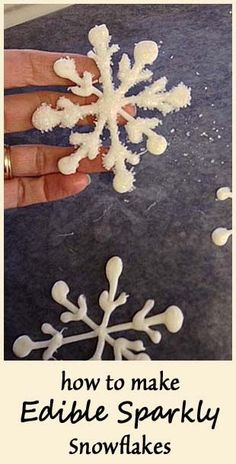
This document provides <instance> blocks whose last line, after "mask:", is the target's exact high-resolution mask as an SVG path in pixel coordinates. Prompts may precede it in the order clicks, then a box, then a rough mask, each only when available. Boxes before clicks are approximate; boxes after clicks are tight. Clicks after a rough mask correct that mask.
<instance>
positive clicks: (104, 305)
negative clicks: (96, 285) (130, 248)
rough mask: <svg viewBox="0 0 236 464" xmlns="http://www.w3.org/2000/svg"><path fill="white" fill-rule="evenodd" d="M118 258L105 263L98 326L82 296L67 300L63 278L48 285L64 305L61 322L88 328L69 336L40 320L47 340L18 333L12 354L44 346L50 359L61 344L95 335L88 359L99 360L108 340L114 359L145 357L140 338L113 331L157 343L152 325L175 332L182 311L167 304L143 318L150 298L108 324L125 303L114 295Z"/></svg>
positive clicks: (149, 307) (123, 296) (158, 338)
mask: <svg viewBox="0 0 236 464" xmlns="http://www.w3.org/2000/svg"><path fill="white" fill-rule="evenodd" d="M122 269H123V263H122V260H121V259H120V258H119V257H117V256H114V257H113V258H111V259H109V261H108V262H107V265H106V277H107V280H108V284H109V286H108V290H104V291H103V292H102V293H101V295H100V297H99V306H100V308H101V310H102V311H103V318H102V322H101V324H100V325H98V324H96V323H95V322H94V321H93V320H92V319H91V318H90V317H89V316H88V314H87V311H88V310H87V303H86V299H85V297H84V295H80V296H79V298H78V305H77V306H76V305H75V304H73V303H72V302H71V301H70V300H69V299H68V293H69V287H68V285H67V284H66V283H65V282H64V281H58V282H56V283H55V284H54V286H53V288H52V298H53V299H54V301H56V302H57V303H58V304H60V305H61V306H63V307H64V308H66V310H67V311H65V312H63V313H62V314H61V316H60V320H61V322H62V323H64V324H67V323H70V322H71V321H76V322H79V321H83V322H84V323H85V324H86V325H87V326H88V327H89V329H90V331H89V332H86V333H83V334H76V335H72V336H67V337H65V336H63V329H62V330H61V331H58V330H56V329H55V328H54V327H52V325H51V324H48V323H44V324H43V325H42V327H41V331H42V332H43V333H44V334H48V335H50V338H49V339H48V340H43V341H33V340H31V338H30V337H28V335H23V336H20V337H18V338H17V339H16V341H15V343H14V345H13V351H14V353H15V355H16V356H18V357H20V358H24V357H26V356H28V355H29V354H30V352H31V351H32V350H38V349H44V352H43V359H44V360H49V359H54V353H56V352H57V350H58V349H59V348H60V347H61V346H62V345H66V344H70V343H77V342H80V341H83V340H89V339H91V338H97V346H96V349H95V352H94V355H93V356H92V357H91V358H90V360H102V355H103V351H104V347H105V344H106V343H108V344H109V345H110V346H111V347H112V348H113V353H114V359H115V360H122V359H128V360H148V359H150V358H149V356H148V355H147V354H146V353H145V352H144V351H145V347H144V345H143V342H142V340H136V341H131V340H128V339H126V338H124V337H120V338H117V339H116V338H113V336H112V334H114V333H116V332H126V331H129V330H135V331H137V332H144V333H146V334H147V336H148V337H149V338H150V340H151V341H152V343H155V344H158V343H160V341H161V334H160V332H159V331H158V330H154V329H153V328H152V327H153V326H156V325H160V324H164V325H165V326H166V328H167V330H168V331H169V332H171V333H176V332H178V331H179V330H180V329H181V327H182V324H183V313H182V311H181V310H180V309H179V308H178V307H177V306H169V307H168V308H167V309H166V311H164V312H163V313H161V314H157V315H154V316H150V317H147V315H148V313H149V312H150V311H151V310H152V309H153V307H154V304H155V302H154V300H147V301H146V303H145V304H144V306H143V307H142V308H141V309H140V310H139V311H138V312H137V313H136V314H135V315H134V316H133V318H132V321H131V322H125V323H121V324H116V325H113V326H109V320H110V316H111V314H112V313H113V311H115V310H116V308H118V307H119V306H122V305H124V304H125V303H126V302H127V299H128V297H129V295H127V294H126V293H125V292H122V293H121V294H120V295H119V296H118V297H116V293H117V287H118V282H119V277H120V275H121V273H122Z"/></svg>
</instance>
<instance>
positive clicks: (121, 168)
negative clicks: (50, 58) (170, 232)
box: [32, 24, 191, 193]
mask: <svg viewBox="0 0 236 464" xmlns="http://www.w3.org/2000/svg"><path fill="white" fill-rule="evenodd" d="M88 38H89V41H90V43H91V44H92V46H93V51H90V52H89V53H88V56H89V57H90V58H92V59H93V60H94V61H95V62H96V65H97V67H98V69H99V72H100V79H99V84H100V86H102V90H100V89H99V88H97V87H96V86H94V85H93V76H92V74H91V73H89V72H84V74H83V76H82V77H81V76H79V74H78V72H77V70H76V66H75V62H74V60H73V59H71V58H69V57H67V58H61V59H59V60H58V61H56V62H55V64H54V71H55V73H56V74H57V75H58V76H60V77H63V78H67V79H70V80H71V81H72V82H74V83H75V84H76V85H75V86H73V87H70V88H69V89H70V90H71V92H73V93H74V94H75V95H79V96H82V97H88V96H90V95H95V96H96V97H97V101H96V102H95V103H91V104H89V105H79V104H78V103H77V104H74V103H72V102H71V101H70V100H69V99H68V98H65V97H61V98H59V99H58V101H57V106H56V108H52V107H51V106H50V105H48V104H46V103H43V104H42V105H41V106H40V107H39V108H38V109H37V110H36V111H35V113H34V114H33V117H32V122H33V125H34V126H35V127H36V128H37V129H39V130H41V131H42V132H43V131H49V130H52V129H53V128H54V127H56V126H60V127H68V128H71V129H72V128H73V127H74V126H75V125H76V124H77V122H78V120H80V119H82V118H84V117H86V116H88V115H93V116H94V117H95V119H96V123H95V129H94V131H93V132H90V133H71V135H70V144H71V145H74V146H75V147H77V149H76V151H75V152H74V153H72V154H71V155H69V156H66V157H64V158H62V159H60V161H59V164H58V167H59V170H60V171H61V172H62V173H63V174H72V173H74V172H75V171H76V169H77V168H78V165H79V162H80V161H81V160H82V159H83V158H86V157H88V158H89V159H90V160H92V159H94V158H96V156H97V154H98V153H99V149H100V147H101V144H102V134H103V130H104V128H105V127H107V128H108V130H109V132H110V140H111V143H110V148H109V151H108V152H107V153H106V154H105V155H104V157H103V164H104V167H105V168H106V169H107V170H113V172H114V179H113V187H114V189H115V190H116V191H118V192H120V193H124V192H127V191H131V190H132V189H133V185H134V181H135V178H134V168H133V166H134V165H137V164H138V163H139V161H140V156H141V154H142V153H139V154H138V153H136V152H132V151H131V150H129V149H128V148H127V147H126V146H125V145H124V144H123V143H122V142H121V141H120V137H119V136H120V134H119V129H118V123H117V119H118V115H121V116H122V117H123V118H124V119H125V120H126V121H127V124H126V125H125V129H126V132H127V135H128V138H129V140H130V142H132V143H134V144H137V143H140V142H141V141H142V139H143V136H144V135H145V136H146V137H147V150H148V151H149V152H150V153H152V154H154V155H160V154H162V153H163V152H164V151H165V149H166V147H167V142H166V139H165V138H164V137H163V136H161V135H159V134H157V133H156V132H154V130H153V129H155V128H156V127H157V126H159V125H160V124H162V121H161V120H160V119H159V118H156V117H153V118H141V117H137V118H136V119H135V118H134V117H133V116H131V115H130V114H128V113H127V112H126V111H125V108H126V107H127V105H135V106H136V107H138V108H144V109H151V110H158V111H159V112H160V113H162V114H163V115H164V116H165V115H166V114H167V113H170V112H173V111H178V110H179V109H180V108H183V107H186V106H187V105H190V100H191V95H190V88H188V87H186V86H185V85H184V84H183V83H182V82H181V83H179V84H178V85H177V86H176V87H173V88H172V89H171V90H169V91H166V85H167V79H166V77H162V78H160V79H158V80H157V81H155V82H153V83H152V84H151V85H149V86H146V87H145V88H144V89H143V90H142V91H141V92H139V93H138V94H137V95H130V96H127V92H128V91H129V90H130V89H131V88H132V87H134V86H135V85H136V84H138V83H141V82H145V81H146V82H149V84H150V82H151V79H152V75H153V73H152V71H150V70H149V69H147V68H146V65H151V64H152V63H153V62H154V61H155V60H156V58H157V56H158V46H157V44H156V43H155V42H153V41H142V42H139V43H137V44H136V45H135V48H134V62H133V65H132V64H131V61H130V58H129V57H128V55H127V54H123V55H122V57H121V59H120V61H119V71H118V78H119V81H120V84H119V86H118V87H117V88H115V87H114V84H113V76H112V56H113V54H114V53H116V52H117V51H118V50H119V46H118V45H111V46H110V39H111V37H110V36H109V31H108V29H107V27H106V26H105V25H104V24H103V25H101V26H95V27H94V28H93V29H91V30H90V32H89V35H88ZM127 163H128V164H130V165H131V166H132V167H131V168H130V169H128V168H127V166H126V164H127Z"/></svg>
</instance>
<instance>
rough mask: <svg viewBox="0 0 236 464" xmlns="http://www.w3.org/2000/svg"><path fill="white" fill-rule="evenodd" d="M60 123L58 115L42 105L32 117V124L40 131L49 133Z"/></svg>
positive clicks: (47, 106) (53, 110)
mask: <svg viewBox="0 0 236 464" xmlns="http://www.w3.org/2000/svg"><path fill="white" fill-rule="evenodd" d="M60 122H61V115H60V113H59V112H58V111H57V110H55V109H53V108H52V107H51V106H49V105H47V104H45V103H43V104H42V105H41V106H40V107H39V108H37V110H36V111H35V112H34V114H33V116H32V124H33V126H34V127H35V128H36V129H39V130H40V131H43V132H44V131H45V132H47V131H49V130H52V129H53V128H54V127H56V126H58V125H59V124H60Z"/></svg>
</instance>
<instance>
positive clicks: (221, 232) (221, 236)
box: [211, 227, 232, 246]
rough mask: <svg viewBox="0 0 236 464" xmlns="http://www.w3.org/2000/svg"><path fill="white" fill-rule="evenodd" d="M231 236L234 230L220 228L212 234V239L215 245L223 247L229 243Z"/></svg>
mask: <svg viewBox="0 0 236 464" xmlns="http://www.w3.org/2000/svg"><path fill="white" fill-rule="evenodd" d="M231 234H232V230H228V229H226V228H225V227H218V228H217V229H215V230H214V231H213V232H212V234H211V238H212V241H213V243H214V244H215V245H217V246H223V245H225V244H226V243H227V241H228V238H229V237H230V235H231Z"/></svg>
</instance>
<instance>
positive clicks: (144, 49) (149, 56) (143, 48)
mask: <svg viewBox="0 0 236 464" xmlns="http://www.w3.org/2000/svg"><path fill="white" fill-rule="evenodd" d="M157 57H158V46H157V44H156V42H153V41H152V40H143V41H142V42H139V43H137V44H136V45H135V48H134V59H135V61H136V62H137V63H138V64H139V65H145V64H152V63H153V62H154V61H155V60H156V59H157Z"/></svg>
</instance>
